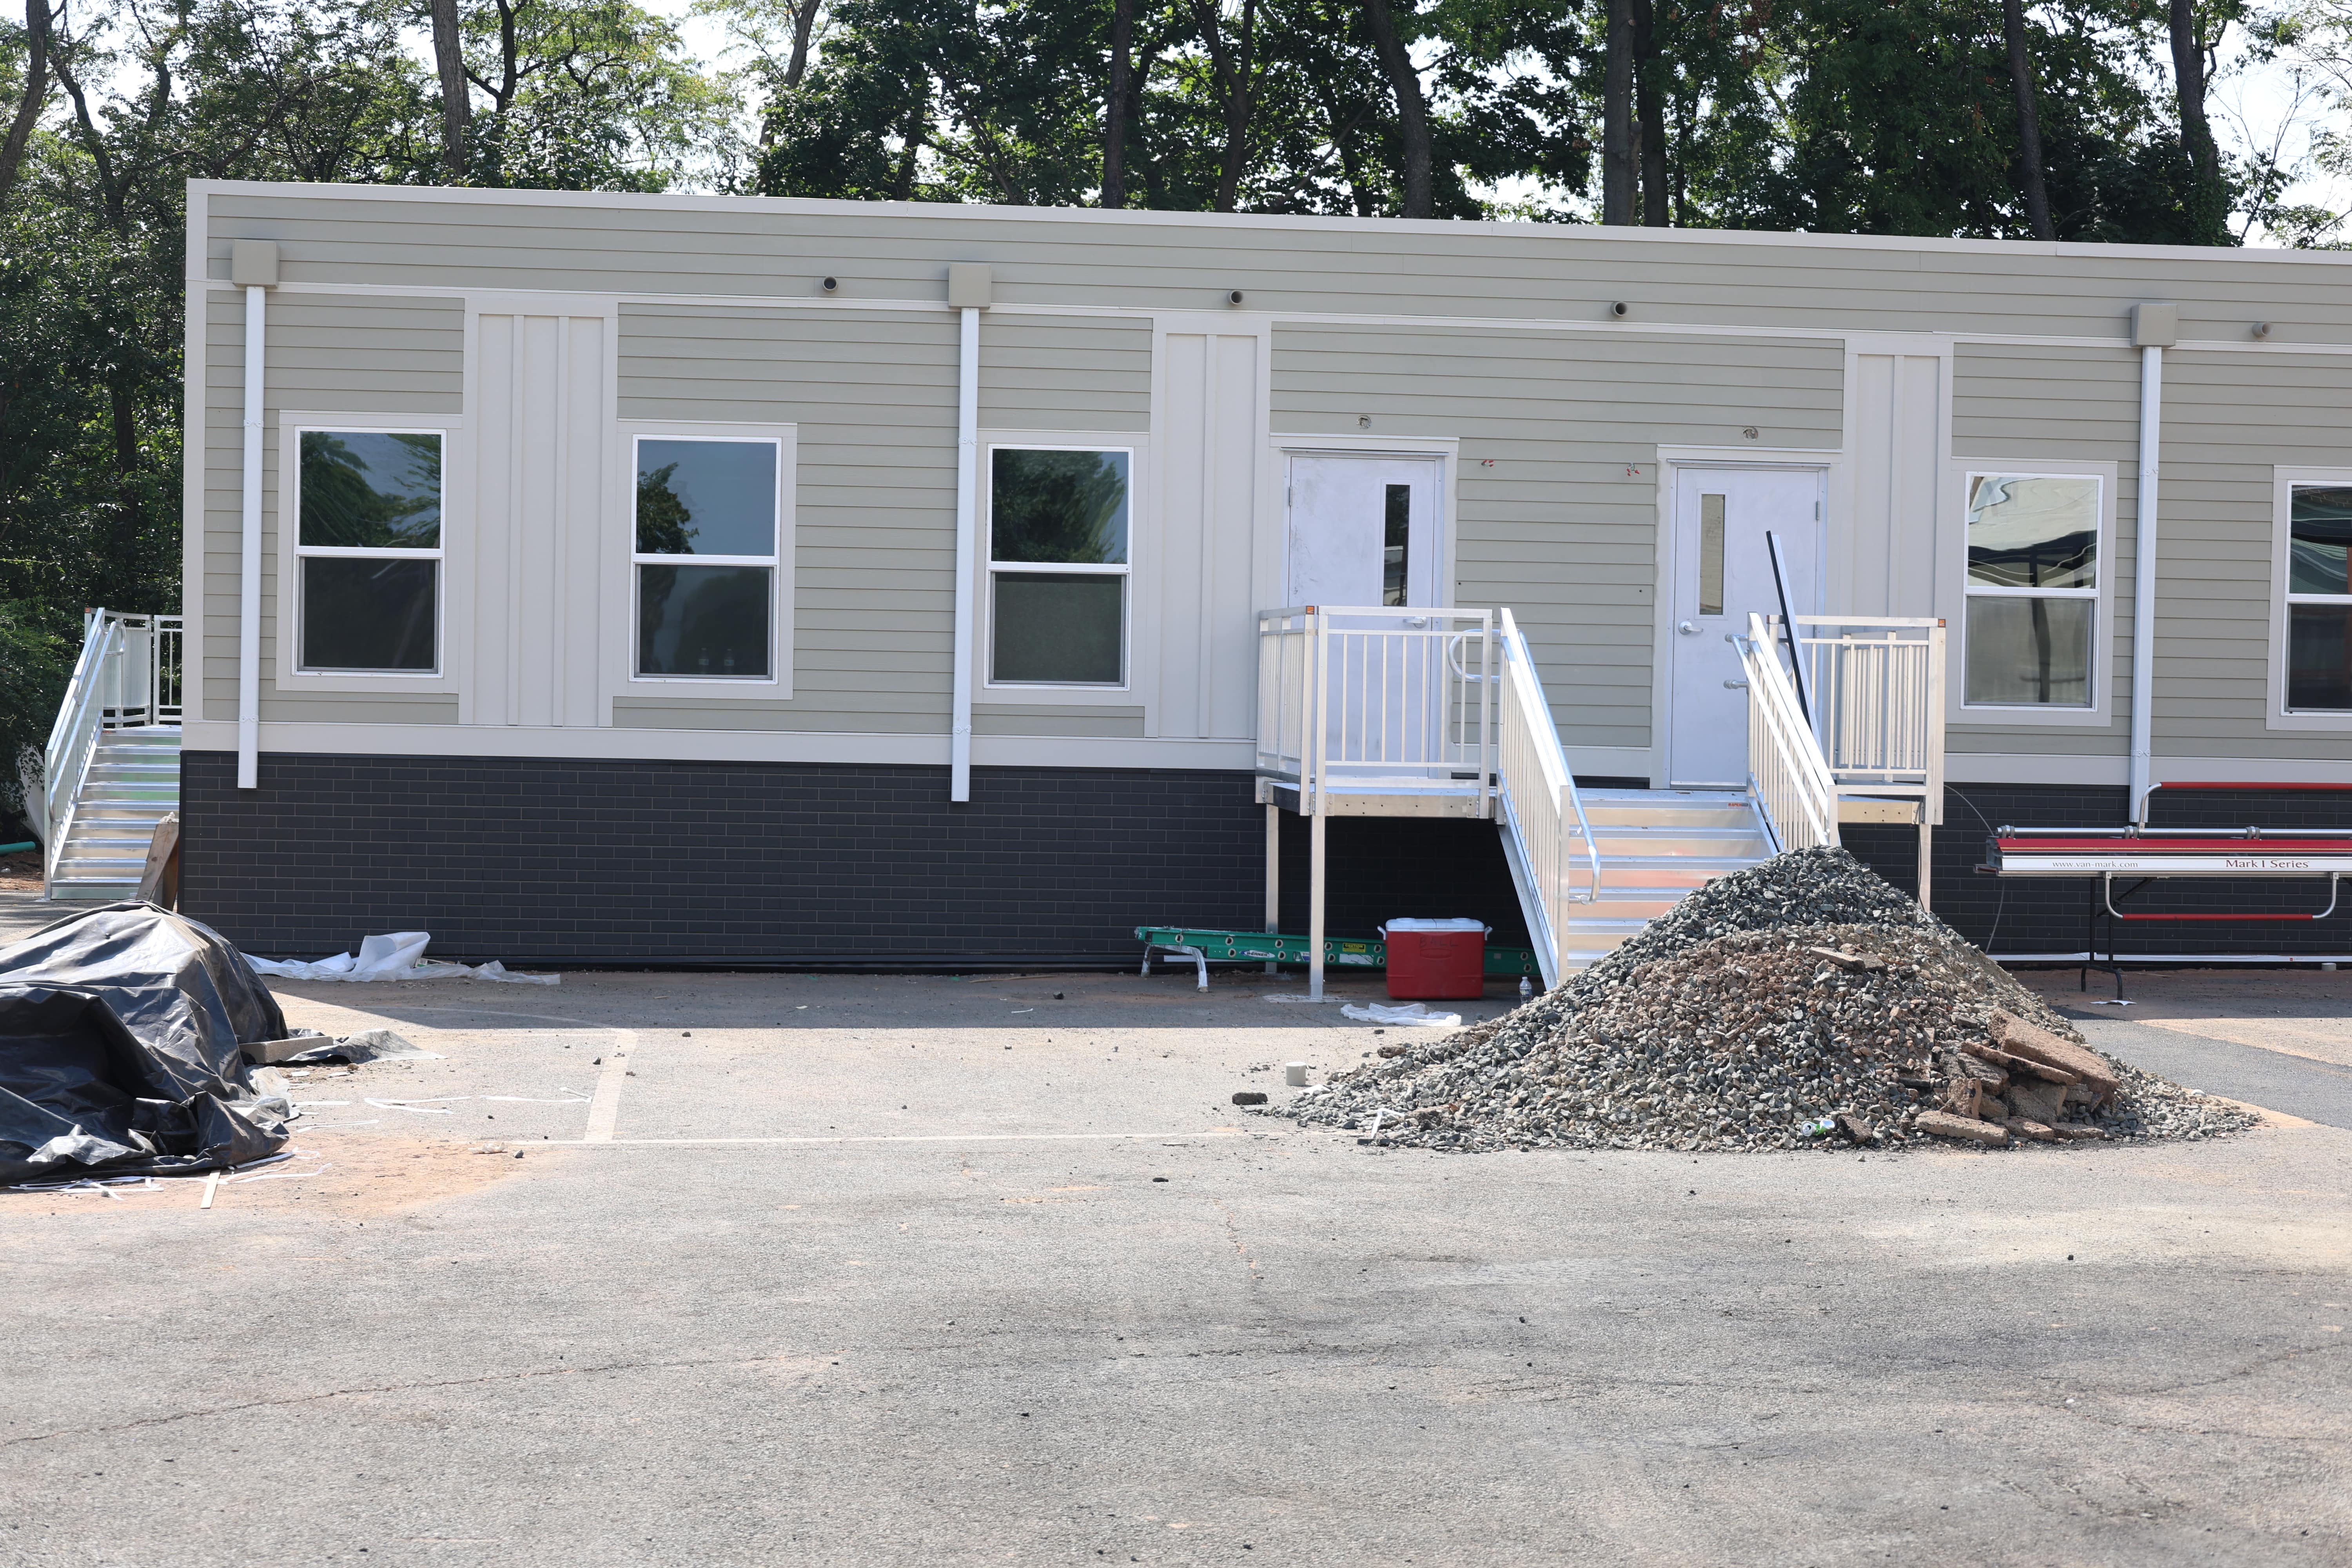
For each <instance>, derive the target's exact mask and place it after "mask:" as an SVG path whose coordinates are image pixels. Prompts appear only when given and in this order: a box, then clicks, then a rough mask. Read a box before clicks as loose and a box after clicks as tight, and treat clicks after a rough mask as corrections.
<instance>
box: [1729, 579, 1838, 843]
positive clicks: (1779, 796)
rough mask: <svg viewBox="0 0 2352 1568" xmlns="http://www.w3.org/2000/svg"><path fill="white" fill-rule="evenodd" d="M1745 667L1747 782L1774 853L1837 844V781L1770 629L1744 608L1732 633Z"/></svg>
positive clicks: (1761, 619)
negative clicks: (1741, 625) (1744, 619)
mask: <svg viewBox="0 0 2352 1568" xmlns="http://www.w3.org/2000/svg"><path fill="white" fill-rule="evenodd" d="M1731 640H1732V646H1733V647H1736V648H1738V651H1739V660H1740V663H1741V664H1742V665H1743V666H1745V667H1746V668H1747V671H1748V793H1749V794H1750V795H1753V796H1754V797H1755V800H1756V804H1757V808H1758V814H1759V816H1761V817H1762V818H1763V819H1764V830H1765V832H1766V834H1767V835H1768V836H1769V837H1770V838H1771V840H1772V847H1773V850H1774V851H1775V852H1776V853H1785V852H1787V851H1788V850H1790V849H1804V848H1811V847H1814V846H1817V845H1825V844H1835V843H1837V842H1838V809H1837V781H1836V780H1835V779H1833V778H1832V776H1831V774H1830V767H1829V763H1828V761H1827V759H1826V758H1824V757H1823V756H1822V747H1821V742H1820V741H1819V739H1818V738H1817V737H1815V735H1814V734H1813V731H1812V728H1811V725H1809V724H1807V723H1806V722H1805V721H1804V717H1803V714H1802V711H1801V710H1800V708H1799V706H1798V703H1797V691H1796V686H1795V684H1794V682H1793V681H1792V680H1791V679H1790V675H1789V671H1788V670H1787V669H1786V668H1784V667H1783V666H1782V665H1781V663H1780V658H1779V656H1778V655H1777V653H1776V652H1775V651H1774V639H1773V636H1772V632H1771V629H1770V628H1769V626H1767V625H1766V623H1765V619H1764V617H1763V616H1760V615H1757V614H1754V613H1752V612H1751V613H1750V614H1749V616H1748V635H1747V636H1746V637H1733V638H1732V639H1731Z"/></svg>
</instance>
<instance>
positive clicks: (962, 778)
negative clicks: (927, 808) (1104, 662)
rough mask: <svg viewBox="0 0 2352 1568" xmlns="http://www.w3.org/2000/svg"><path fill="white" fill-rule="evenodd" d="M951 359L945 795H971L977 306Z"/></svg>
mask: <svg viewBox="0 0 2352 1568" xmlns="http://www.w3.org/2000/svg"><path fill="white" fill-rule="evenodd" d="M956 313H957V314H958V315H959V316H961V318H962V329H963V331H962V346H961V350H960V351H959V353H958V357H957V362H956V574H955V691H954V696H953V702H954V710H953V712H952V714H951V715H950V721H949V723H950V727H949V730H948V799H950V801H957V802H961V801H968V800H970V799H971V656H972V646H971V644H972V638H973V637H976V636H977V635H978V633H979V619H978V615H977V597H978V586H979V585H978V583H977V581H976V579H977V577H978V571H977V566H976V561H977V554H978V552H979V549H980V310H979V309H978V307H976V306H971V305H966V306H964V307H963V308H962V309H961V310H958V311H957V312H956Z"/></svg>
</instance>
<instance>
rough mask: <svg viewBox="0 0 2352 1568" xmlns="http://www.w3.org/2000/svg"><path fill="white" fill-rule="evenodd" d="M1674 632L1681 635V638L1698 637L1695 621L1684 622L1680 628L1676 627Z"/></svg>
mask: <svg viewBox="0 0 2352 1568" xmlns="http://www.w3.org/2000/svg"><path fill="white" fill-rule="evenodd" d="M1675 630H1676V631H1678V632H1680V633H1682V634H1683V636H1685V637H1696V636H1698V623H1697V622H1696V621H1685V622H1683V623H1682V624H1681V625H1680V626H1676V627H1675Z"/></svg>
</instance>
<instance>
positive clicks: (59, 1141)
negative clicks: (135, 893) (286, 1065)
mask: <svg viewBox="0 0 2352 1568" xmlns="http://www.w3.org/2000/svg"><path fill="white" fill-rule="evenodd" d="M285 1035H286V1018H285V1015H284V1014H282V1013H280V1012H279V1011H278V1001H277V998H275V997H273V996H271V995H270V994H269V988H268V986H266V985H264V984H262V982H261V978H260V976H258V975H257V974H255V973H254V972H253V970H252V967H251V966H250V965H248V964H247V963H246V962H245V957H244V955H243V954H242V953H240V952H237V951H236V948H234V947H232V946H231V945H229V943H227V942H225V941H223V940H222V939H221V938H220V937H219V936H218V935H217V934H216V933H215V932H214V931H211V930H209V929H208V928H206V927H205V926H203V925H200V924H198V923H197V922H196V921H192V920H189V919H187V918H186V917H184V916H182V915H176V914H173V913H172V912H171V911H169V910H162V909H158V908H156V907H155V906H154V905H152V904H140V903H122V904H108V905H104V906H102V907H100V908H98V909H93V910H86V911H84V912H83V913H80V914H77V915H70V916H68V917H67V918H66V919H64V920H61V921H57V922H56V923H55V924H53V925H50V926H47V927H45V928H44V929H42V930H41V931H36V932H34V933H33V934H32V935H31V936H29V937H26V939H25V940H24V941H22V942H17V943H16V944H15V945H14V946H11V947H6V948H0V1183H7V1182H23V1181H33V1180H39V1179H59V1178H63V1179H70V1178H72V1177H74V1176H79V1175H82V1174H85V1173H89V1172H91V1171H93V1170H98V1169H103V1170H104V1171H105V1172H107V1173H110V1174H118V1173H119V1174H136V1173H142V1172H144V1173H159V1174H160V1173H178V1172H190V1171H204V1170H210V1169H213V1168H215V1167H221V1166H227V1165H234V1164H239V1163H243V1162H245V1161H247V1160H256V1159H259V1158H261V1157H262V1156H263V1155H265V1154H269V1153H272V1152H276V1151H277V1150H278V1148H280V1147H282V1146H283V1145H284V1143H285V1142H286V1133H285V1131H284V1128H283V1127H282V1126H281V1125H280V1124H279V1123H278V1122H277V1121H275V1120H274V1119H270V1118H265V1117H257V1116H254V1115H250V1114H248V1113H247V1110H243V1109H240V1106H239V1102H247V1104H249V1103H250V1102H251V1101H252V1100H253V1099H254V1090H253V1080H252V1079H251V1077H250V1076H249V1075H248V1074H247V1071H246V1066H245V1058H244V1056H243V1055H242V1054H241V1052H240V1050H239V1048H238V1047H240V1046H242V1045H246V1044H249V1043H253V1042H257V1041H261V1040H273V1039H280V1038H283V1037H285Z"/></svg>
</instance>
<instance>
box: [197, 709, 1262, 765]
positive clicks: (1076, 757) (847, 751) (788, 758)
mask: <svg viewBox="0 0 2352 1568" xmlns="http://www.w3.org/2000/svg"><path fill="white" fill-rule="evenodd" d="M971 747H972V761H973V763H975V764H977V765H979V766H982V767H1007V768H1009V767H1046V768H1179V769H1193V770H1199V771H1202V772H1218V773H1248V772H1249V771H1250V770H1251V769H1252V768H1253V767H1255V765H1256V747H1255V742H1249V741H1191V740H1138V739H1133V738H1108V739H1098V738H1092V737H1075V736H1058V735H975V736H973V737H972V742H971ZM181 749H182V750H183V751H184V752H235V751H236V723H235V722H234V721H219V720H206V721H195V722H192V723H189V724H188V725H186V726H185V727H184V729H183V730H182V731H181ZM289 753H293V754H307V755H325V756H389V757H460V758H462V757H502V758H503V757H517V758H520V757H537V758H545V759H551V760H555V759H573V760H611V761H618V762H685V763H707V762H718V763H852V764H861V765H867V766H890V765H904V766H920V767H940V768H944V767H946V766H947V765H948V738H947V736H946V735H945V734H944V733H940V734H936V735H896V734H880V733H876V732H873V731H744V730H677V729H659V730H637V729H623V728H619V727H613V728H605V729H585V728H580V727H576V726H569V725H556V726H551V725H525V724H482V725H460V724H339V723H332V722H315V721H289V720H275V721H273V720H264V721H262V725H261V754H262V756H263V757H264V758H265V759H267V758H268V757H271V756H276V755H283V754H289Z"/></svg>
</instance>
